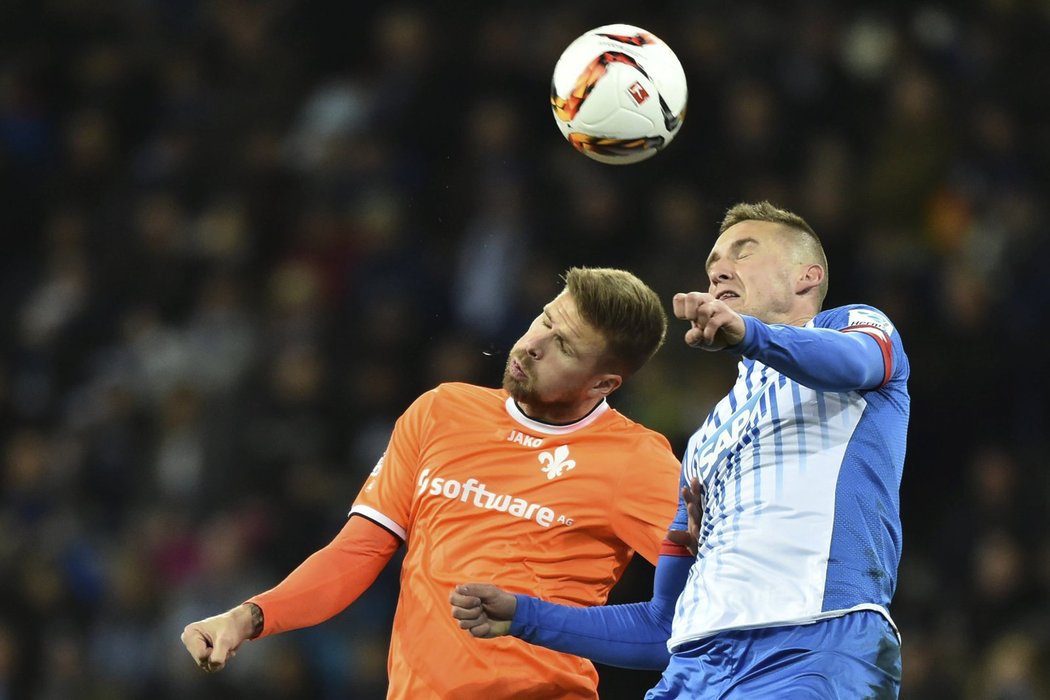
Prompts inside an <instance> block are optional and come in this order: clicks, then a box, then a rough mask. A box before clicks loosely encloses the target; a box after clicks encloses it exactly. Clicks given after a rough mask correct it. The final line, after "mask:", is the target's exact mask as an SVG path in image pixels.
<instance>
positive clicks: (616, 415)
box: [603, 408, 671, 452]
mask: <svg viewBox="0 0 1050 700" xmlns="http://www.w3.org/2000/svg"><path fill="white" fill-rule="evenodd" d="M603 424H604V428H605V430H606V432H607V433H608V434H609V436H610V439H614V440H618V441H619V440H624V441H626V442H627V443H628V444H629V445H631V446H633V447H635V448H637V449H639V450H660V451H666V452H671V443H670V442H668V440H667V438H666V437H664V435H662V434H661V433H658V432H656V431H655V430H653V429H652V428H647V427H645V426H644V425H642V424H641V423H638V422H637V421H633V420H631V419H630V418H628V417H627V416H625V415H624V414H622V413H620V412H619V411H617V410H616V409H615V408H613V409H611V410H609V411H608V412H607V414H606V416H604V421H603Z"/></svg>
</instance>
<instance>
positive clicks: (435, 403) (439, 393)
mask: <svg viewBox="0 0 1050 700" xmlns="http://www.w3.org/2000/svg"><path fill="white" fill-rule="evenodd" d="M505 399H506V395H505V394H504V392H503V391H502V390H500V389H491V388H489V387H482V386H476V385H474V384H464V383H462V382H447V383H444V384H438V385H437V386H435V387H434V388H433V389H430V390H429V391H426V392H423V393H422V394H420V396H419V397H418V398H417V399H416V400H415V401H414V402H412V406H411V407H409V409H408V411H407V412H408V413H412V412H420V411H423V412H432V411H435V410H437V411H445V410H456V409H455V407H457V406H467V405H469V406H473V407H478V406H487V405H491V406H492V407H499V406H502V405H503V401H504V400H505Z"/></svg>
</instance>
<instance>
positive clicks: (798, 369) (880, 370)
mask: <svg viewBox="0 0 1050 700" xmlns="http://www.w3.org/2000/svg"><path fill="white" fill-rule="evenodd" d="M742 318H743V319H744V324H745V326H746V327H747V330H746V332H745V333H744V340H742V341H741V342H740V343H738V344H736V345H734V346H731V347H730V348H729V351H730V352H733V353H736V354H738V355H743V356H744V357H749V358H751V359H753V360H758V361H759V362H761V363H762V364H765V365H768V366H770V367H772V368H773V369H775V370H777V371H778V372H780V373H781V374H783V375H785V376H787V377H790V378H791V379H793V380H795V381H796V382H798V383H799V384H802V385H803V386H808V387H809V388H811V389H816V390H817V391H855V390H861V389H875V388H877V387H879V386H880V385H881V384H882V383H883V381H884V377H885V372H886V364H885V359H884V357H883V351H882V348H881V346H880V344H879V341H877V340H875V339H874V338H872V337H871V336H870V335H868V334H866V333H843V332H841V331H839V330H835V329H831V328H802V327H799V326H783V325H768V324H765V323H763V322H762V321H759V320H758V319H757V318H753V317H751V316H743V317H742Z"/></svg>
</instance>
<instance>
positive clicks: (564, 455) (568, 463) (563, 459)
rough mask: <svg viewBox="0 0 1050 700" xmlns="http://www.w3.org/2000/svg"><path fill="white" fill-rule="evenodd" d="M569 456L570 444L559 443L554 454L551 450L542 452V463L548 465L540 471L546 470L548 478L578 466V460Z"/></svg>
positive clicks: (540, 458)
mask: <svg viewBox="0 0 1050 700" xmlns="http://www.w3.org/2000/svg"><path fill="white" fill-rule="evenodd" d="M568 457H569V446H568V445H559V446H558V448H557V449H555V450H554V454H551V453H550V452H541V453H540V457H539V460H540V463H541V464H545V465H546V466H545V467H543V468H542V469H540V471H542V472H544V473H545V474H546V475H547V478H548V479H553V478H555V477H557V476H561V475H562V472H564V471H566V470H569V469H572V468H573V467H575V466H576V460H575V459H569V458H568Z"/></svg>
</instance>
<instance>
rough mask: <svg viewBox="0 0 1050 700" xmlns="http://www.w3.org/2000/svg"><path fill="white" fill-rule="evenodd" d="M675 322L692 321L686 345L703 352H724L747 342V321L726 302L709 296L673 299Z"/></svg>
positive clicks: (686, 333)
mask: <svg viewBox="0 0 1050 700" xmlns="http://www.w3.org/2000/svg"><path fill="white" fill-rule="evenodd" d="M672 303H673V305H674V315H675V318H680V319H682V320H683V321H689V322H690V323H691V324H692V327H691V328H690V329H689V330H687V331H686V332H685V342H686V343H688V344H689V345H691V346H693V347H694V348H701V349H703V350H711V351H714V350H721V349H723V348H725V347H726V346H727V345H736V344H737V343H739V342H740V341H742V340H743V339H744V333H745V331H746V330H747V328H746V326H745V325H744V319H743V318H741V317H740V314H738V313H737V312H736V311H733V310H732V309H731V308H729V307H728V306H727V305H726V303H725V302H722V301H719V300H718V299H716V298H715V297H714V295H712V294H707V293H706V292H689V293H688V294H683V293H678V294H675V295H674V299H673V302H672Z"/></svg>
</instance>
